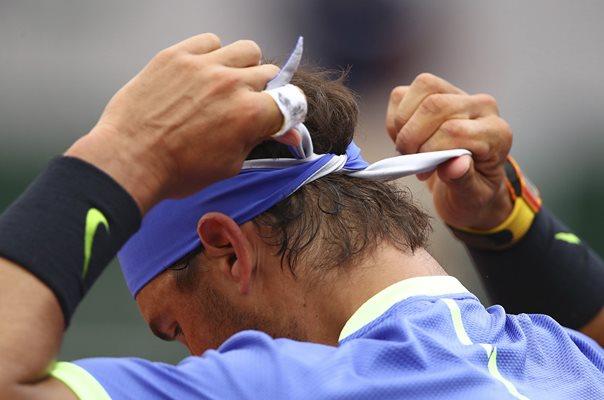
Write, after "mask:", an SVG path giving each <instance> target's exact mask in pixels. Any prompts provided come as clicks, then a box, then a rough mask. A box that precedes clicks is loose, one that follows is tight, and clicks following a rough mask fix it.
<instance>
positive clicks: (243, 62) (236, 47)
mask: <svg viewBox="0 0 604 400" xmlns="http://www.w3.org/2000/svg"><path fill="white" fill-rule="evenodd" d="M208 56H209V57H211V58H212V60H213V61H214V62H217V63H219V64H222V65H225V66H227V67H236V68H244V67H251V66H256V65H258V64H260V59H261V58H262V51H261V50H260V47H259V46H258V45H257V44H256V43H255V42H253V41H251V40H238V41H236V42H234V43H231V44H229V45H228V46H224V47H222V48H220V49H218V50H215V51H213V52H212V53H211V54H208Z"/></svg>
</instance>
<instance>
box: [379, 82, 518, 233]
mask: <svg viewBox="0 0 604 400" xmlns="http://www.w3.org/2000/svg"><path fill="white" fill-rule="evenodd" d="M386 129H387V131H388V134H389V135H390V138H391V139H392V140H393V141H394V142H395V145H396V149H397V150H398V151H399V152H400V153H402V154H413V153H421V152H427V151H437V150H447V149H453V148H465V149H468V150H470V151H471V152H472V157H470V156H463V157H459V158H456V159H454V160H450V161H448V162H446V163H444V164H443V165H441V166H440V167H439V168H438V169H437V170H436V171H435V172H432V173H427V174H421V175H418V178H419V179H421V180H425V181H426V182H427V184H428V187H429V188H430V190H431V192H432V196H433V201H434V206H435V208H436V211H437V213H438V214H439V216H440V217H441V218H442V219H443V220H444V221H445V222H446V223H447V224H449V225H452V226H456V227H464V228H474V229H480V230H487V229H490V228H493V227H495V226H497V225H499V224H500V223H501V222H503V221H504V220H505V219H506V218H507V217H508V216H509V215H510V213H511V211H512V201H511V199H510V196H509V193H508V190H507V187H506V185H505V171H504V164H505V160H506V157H507V155H508V153H509V151H510V148H511V145H512V132H511V129H510V127H509V125H508V124H507V123H506V122H505V121H504V120H503V119H502V118H501V117H500V116H499V111H498V108H497V103H496V101H495V99H493V97H491V96H489V95H485V94H477V95H469V94H467V93H465V92H464V91H462V90H461V89H458V88H456V87H455V86H453V85H451V84H450V83H449V82H447V81H445V80H443V79H441V78H438V77H436V76H434V75H431V74H421V75H419V76H418V77H417V78H416V79H415V80H414V81H413V83H412V84H411V85H410V86H399V87H396V88H395V89H394V90H393V91H392V93H391V95H390V101H389V104H388V112H387V116H386Z"/></svg>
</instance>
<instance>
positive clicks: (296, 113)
mask: <svg viewBox="0 0 604 400" xmlns="http://www.w3.org/2000/svg"><path fill="white" fill-rule="evenodd" d="M264 92H265V93H267V94H268V95H269V96H271V97H272V98H273V100H275V103H277V107H279V110H280V111H281V114H282V115H283V125H281V129H279V131H277V133H275V134H274V135H273V138H278V137H279V136H282V135H283V134H284V133H285V132H287V131H289V130H290V129H292V128H294V127H296V126H297V125H298V124H301V123H302V122H304V119H305V118H306V112H307V111H308V105H307V103H306V96H304V93H302V91H301V90H300V89H299V88H298V87H297V86H294V85H292V84H291V83H288V84H286V85H285V86H280V87H277V88H274V89H269V90H265V91H264Z"/></svg>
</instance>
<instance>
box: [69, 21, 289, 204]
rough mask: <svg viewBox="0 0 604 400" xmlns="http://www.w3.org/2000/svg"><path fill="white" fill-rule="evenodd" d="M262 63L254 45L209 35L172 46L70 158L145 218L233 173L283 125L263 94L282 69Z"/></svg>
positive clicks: (127, 88)
mask: <svg viewBox="0 0 604 400" xmlns="http://www.w3.org/2000/svg"><path fill="white" fill-rule="evenodd" d="M260 58H261V51H260V48H259V47H258V46H257V45H256V44H255V43H254V42H251V41H238V42H235V43H232V44H230V45H228V46H225V47H221V45H220V40H219V39H218V37H217V36H216V35H214V34H209V33H206V34H203V35H199V36H195V37H192V38H189V39H187V40H184V41H183V42H181V43H178V44H176V45H174V46H172V47H170V48H167V49H165V50H163V51H161V52H159V53H158V54H157V55H156V56H155V57H154V58H153V59H152V60H151V61H150V62H149V64H148V65H147V66H146V67H145V68H144V69H143V70H142V71H141V72H140V73H139V74H138V75H136V76H135V77H134V78H133V79H132V80H131V81H130V82H128V83H127V84H126V85H125V86H124V87H123V88H121V89H120V90H119V91H118V92H117V93H116V94H115V95H114V96H113V98H112V99H111V100H110V102H109V104H108V105H107V107H106V108H105V111H104V112H103V114H102V116H101V118H100V120H99V121H98V123H97V125H96V126H95V127H94V128H93V129H92V131H91V132H90V133H89V134H88V135H86V136H84V137H82V138H81V139H80V140H78V141H77V142H76V143H75V144H74V145H73V146H72V147H71V148H70V149H69V150H68V151H67V152H66V155H70V156H75V157H80V158H82V159H84V160H86V161H89V162H91V163H93V164H95V165H96V166H98V167H99V168H101V169H103V170H105V171H106V172H107V173H109V174H110V175H111V176H112V177H113V178H114V179H116V180H117V181H118V182H119V183H120V184H121V185H122V186H123V187H124V188H125V189H126V190H128V191H129V192H130V194H132V196H133V197H134V198H135V199H136V200H137V202H138V203H139V206H140V208H141V211H142V212H143V213H144V212H146V211H147V210H148V209H150V208H151V207H152V206H153V205H154V204H155V203H156V202H158V201H159V200H161V199H164V198H169V197H180V196H185V195H188V194H191V193H193V192H195V191H197V190H200V189H201V188H203V187H205V186H207V185H209V184H211V183H213V182H215V181H218V180H220V179H224V178H227V177H229V176H232V175H235V174H236V173H237V172H238V171H239V169H240V168H241V165H242V163H243V161H244V159H245V157H246V156H247V154H248V153H249V152H250V150H251V149H252V148H253V147H254V146H255V145H257V144H258V143H260V142H261V141H262V140H264V139H266V138H268V137H269V136H270V135H271V134H272V133H275V132H277V131H278V130H279V128H280V127H281V124H282V118H283V117H282V115H281V113H280V112H279V109H278V108H277V106H276V104H275V102H274V101H273V99H272V98H271V97H270V96H269V95H267V94H266V93H261V90H263V89H264V87H265V86H266V83H267V82H268V81H269V80H270V79H271V78H273V77H274V76H275V75H276V74H277V73H278V71H279V69H278V67H276V66H274V65H270V64H265V65H259V63H260Z"/></svg>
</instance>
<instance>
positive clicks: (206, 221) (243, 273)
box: [197, 212, 253, 294]
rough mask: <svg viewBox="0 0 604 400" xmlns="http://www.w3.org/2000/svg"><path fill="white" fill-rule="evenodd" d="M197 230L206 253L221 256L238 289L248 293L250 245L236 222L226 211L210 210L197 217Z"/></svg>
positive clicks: (250, 265)
mask: <svg viewBox="0 0 604 400" xmlns="http://www.w3.org/2000/svg"><path fill="white" fill-rule="evenodd" d="M197 234H198V235H199V239H200V240H201V243H202V244H203V247H204V250H205V252H206V254H207V255H208V256H209V257H211V258H216V259H218V258H222V259H224V262H225V263H226V264H227V267H228V271H227V273H228V274H229V276H230V278H231V279H232V280H233V281H235V282H237V284H238V285H239V291H240V292H241V293H242V294H247V293H249V290H250V281H251V277H252V266H253V262H252V257H251V256H252V254H251V252H250V249H251V245H250V242H249V240H248V239H247V237H246V236H245V235H244V233H243V231H242V230H241V228H240V227H239V225H237V223H236V222H235V221H234V220H233V219H232V218H231V217H229V216H228V215H225V214H222V213H219V212H210V213H207V214H205V215H204V216H203V217H201V219H200V220H199V222H198V224H197Z"/></svg>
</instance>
